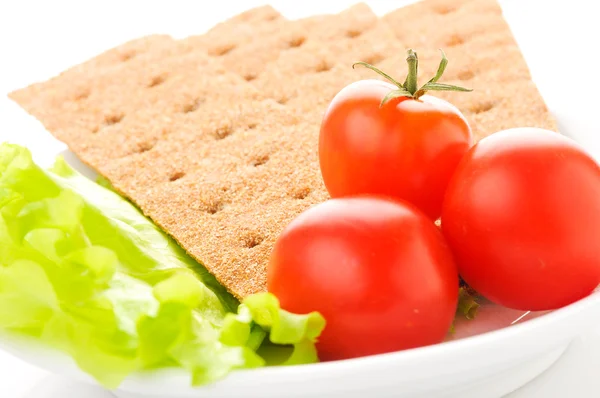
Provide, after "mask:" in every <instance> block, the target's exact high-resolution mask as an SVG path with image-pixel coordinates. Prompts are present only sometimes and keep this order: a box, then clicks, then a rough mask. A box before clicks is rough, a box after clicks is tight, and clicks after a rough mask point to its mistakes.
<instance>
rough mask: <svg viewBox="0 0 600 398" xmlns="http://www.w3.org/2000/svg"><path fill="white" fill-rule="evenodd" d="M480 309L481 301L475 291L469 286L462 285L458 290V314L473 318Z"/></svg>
mask: <svg viewBox="0 0 600 398" xmlns="http://www.w3.org/2000/svg"><path fill="white" fill-rule="evenodd" d="M478 310H479V303H478V302H477V296H476V295H475V294H474V292H473V291H472V290H471V289H469V288H467V287H464V286H463V287H461V288H460V289H459V290H458V306H457V309H456V313H457V315H461V316H464V317H465V318H467V319H473V318H475V316H476V315H477V311H478Z"/></svg>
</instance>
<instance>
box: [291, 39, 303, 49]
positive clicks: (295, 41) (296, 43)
mask: <svg viewBox="0 0 600 398" xmlns="http://www.w3.org/2000/svg"><path fill="white" fill-rule="evenodd" d="M305 41H306V38H305V37H296V38H293V39H292V40H290V43H289V44H290V48H297V47H300V46H301V45H303V44H304V42H305Z"/></svg>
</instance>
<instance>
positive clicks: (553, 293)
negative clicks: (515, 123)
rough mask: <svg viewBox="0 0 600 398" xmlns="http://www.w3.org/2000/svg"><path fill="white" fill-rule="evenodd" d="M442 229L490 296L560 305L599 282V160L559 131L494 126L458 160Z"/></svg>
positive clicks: (521, 304) (540, 306) (530, 306)
mask: <svg viewBox="0 0 600 398" xmlns="http://www.w3.org/2000/svg"><path fill="white" fill-rule="evenodd" d="M442 230H443V233H444V235H445V236H446V238H447V240H448V243H449V244H450V246H451V248H452V249H453V252H454V254H455V256H456V261H457V264H458V267H459V271H460V274H461V276H462V277H463V278H464V279H465V281H466V282H467V283H468V284H469V285H471V286H472V287H473V288H474V289H475V290H477V291H478V292H479V293H481V294H483V295H484V296H486V297H487V298H489V299H490V300H492V301H494V302H496V303H499V304H502V305H504V306H506V307H510V308H515V309H520V310H550V309H556V308H559V307H562V306H565V305H567V304H570V303H572V302H574V301H576V300H578V299H581V298H582V297H584V296H587V295H588V294H590V293H591V292H592V291H593V290H594V288H596V287H597V286H598V284H600V244H599V243H598V239H600V168H599V167H598V164H597V163H596V162H595V161H594V160H593V159H592V158H591V157H590V156H589V155H587V154H586V153H585V152H584V151H583V150H582V149H580V148H579V146H578V145H577V144H575V143H574V142H573V141H572V140H570V139H568V138H566V137H564V136H561V135H559V134H557V133H553V132H549V131H546V130H541V129H533V128H520V129H511V130H506V131H502V132H499V133H496V134H493V135H491V136H489V137H487V138H484V139H483V140H481V141H480V142H479V143H477V144H476V145H475V146H474V147H473V148H472V149H471V150H470V151H469V153H468V154H467V155H466V156H465V158H464V159H463V160H462V161H461V163H460V165H459V166H458V168H457V171H456V174H455V175H454V176H453V178H452V180H451V182H450V185H449V186H448V192H447V195H446V199H445V201H444V207H443V212H442Z"/></svg>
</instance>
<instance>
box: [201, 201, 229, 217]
mask: <svg viewBox="0 0 600 398" xmlns="http://www.w3.org/2000/svg"><path fill="white" fill-rule="evenodd" d="M224 207H225V203H223V201H221V200H215V201H212V202H210V203H207V204H206V207H205V209H204V211H205V212H207V213H208V214H217V213H218V212H220V211H221V210H223V208H224Z"/></svg>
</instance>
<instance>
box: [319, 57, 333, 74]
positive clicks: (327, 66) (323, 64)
mask: <svg viewBox="0 0 600 398" xmlns="http://www.w3.org/2000/svg"><path fill="white" fill-rule="evenodd" d="M331 68H333V66H332V65H330V64H329V63H328V62H327V61H325V60H323V61H321V62H319V64H318V65H317V67H316V68H315V72H317V73H322V72H327V71H330V70H331Z"/></svg>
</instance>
